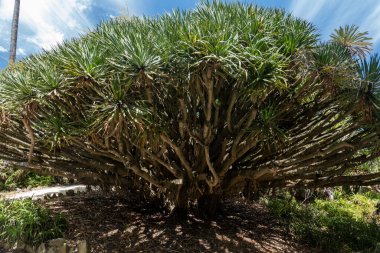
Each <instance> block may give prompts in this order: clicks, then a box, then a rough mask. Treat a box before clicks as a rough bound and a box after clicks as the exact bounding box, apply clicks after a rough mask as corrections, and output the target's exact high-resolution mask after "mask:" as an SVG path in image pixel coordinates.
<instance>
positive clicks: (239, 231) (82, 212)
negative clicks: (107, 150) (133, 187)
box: [44, 192, 319, 253]
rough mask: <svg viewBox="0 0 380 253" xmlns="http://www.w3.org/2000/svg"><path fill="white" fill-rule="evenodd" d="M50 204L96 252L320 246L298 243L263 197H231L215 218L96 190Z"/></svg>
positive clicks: (266, 249) (69, 234)
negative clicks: (251, 199)
mask: <svg viewBox="0 0 380 253" xmlns="http://www.w3.org/2000/svg"><path fill="white" fill-rule="evenodd" d="M44 204H45V205H46V206H48V207H49V208H50V209H51V210H53V212H56V213H58V212H63V213H65V214H66V216H67V218H68V221H69V231H68V232H67V234H66V238H67V239H69V240H71V241H73V242H74V241H77V240H87V241H88V242H89V244H90V247H91V252H94V253H102V252H107V253H113V252H115V253H121V252H123V253H124V252H281V253H285V252H292V253H293V252H314V253H316V252H319V251H318V250H315V249H312V248H310V247H308V246H305V245H302V244H300V243H298V242H297V241H296V240H295V239H294V238H293V237H292V236H291V235H290V234H289V233H288V232H287V231H286V229H285V228H284V227H283V226H281V225H280V224H279V223H278V222H277V221H276V220H275V219H273V218H272V217H271V216H270V214H269V212H268V210H267V209H266V208H265V207H264V206H263V205H261V204H259V203H252V202H242V201H232V200H230V201H226V202H225V203H224V207H225V208H224V210H223V213H222V214H221V215H219V216H217V217H216V218H215V219H213V220H202V219H198V218H196V217H194V216H192V215H189V216H188V218H186V219H178V218H175V217H173V216H170V215H169V214H166V213H164V212H162V211H159V210H155V208H152V205H149V204H148V203H141V201H138V200H137V199H131V198H129V199H127V198H120V197H118V196H114V195H106V194H100V193H96V192H93V193H87V194H84V195H78V196H73V197H69V196H64V197H60V198H58V199H51V200H45V201H44Z"/></svg>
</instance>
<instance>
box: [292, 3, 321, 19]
mask: <svg viewBox="0 0 380 253" xmlns="http://www.w3.org/2000/svg"><path fill="white" fill-rule="evenodd" d="M327 2H328V1H327V0H317V1H308V0H298V1H297V0H296V1H293V2H292V4H291V6H290V10H292V11H293V14H294V15H295V16H298V17H303V18H304V19H307V20H309V21H311V20H313V18H314V17H315V16H316V15H317V14H318V13H319V11H321V9H322V7H323V6H324V5H325V4H326V3H327Z"/></svg>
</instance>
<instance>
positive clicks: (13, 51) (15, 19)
mask: <svg viewBox="0 0 380 253" xmlns="http://www.w3.org/2000/svg"><path fill="white" fill-rule="evenodd" d="M19 14H20V0H15V6H14V10H13V19H12V34H11V47H10V50H9V51H10V54H9V64H13V63H14V62H15V60H16V48H17V33H18V18H19Z"/></svg>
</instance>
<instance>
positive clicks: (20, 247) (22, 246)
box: [13, 241, 26, 250]
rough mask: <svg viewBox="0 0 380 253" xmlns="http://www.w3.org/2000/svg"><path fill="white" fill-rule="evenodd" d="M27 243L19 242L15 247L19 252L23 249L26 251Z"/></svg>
mask: <svg viewBox="0 0 380 253" xmlns="http://www.w3.org/2000/svg"><path fill="white" fill-rule="evenodd" d="M25 246H26V245H25V243H24V242H22V241H17V242H16V243H15V245H14V246H13V248H14V249H17V250H21V249H25Z"/></svg>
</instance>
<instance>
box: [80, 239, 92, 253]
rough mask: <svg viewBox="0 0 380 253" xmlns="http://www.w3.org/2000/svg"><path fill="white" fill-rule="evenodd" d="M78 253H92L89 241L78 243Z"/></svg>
mask: <svg viewBox="0 0 380 253" xmlns="http://www.w3.org/2000/svg"><path fill="white" fill-rule="evenodd" d="M78 253H90V250H89V247H88V245H87V241H79V242H78Z"/></svg>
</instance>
